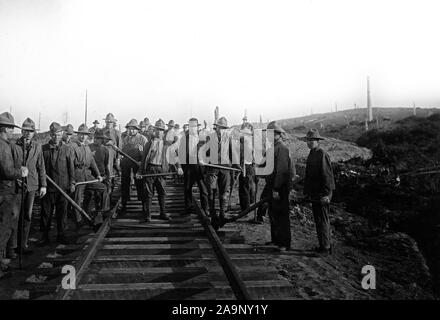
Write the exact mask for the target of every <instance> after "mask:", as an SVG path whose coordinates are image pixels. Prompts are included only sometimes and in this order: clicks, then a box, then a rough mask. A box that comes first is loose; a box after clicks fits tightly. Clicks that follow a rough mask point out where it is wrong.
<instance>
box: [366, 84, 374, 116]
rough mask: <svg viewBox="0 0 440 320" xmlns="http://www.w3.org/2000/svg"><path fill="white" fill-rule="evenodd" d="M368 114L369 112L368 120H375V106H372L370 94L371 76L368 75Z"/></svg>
mask: <svg viewBox="0 0 440 320" xmlns="http://www.w3.org/2000/svg"><path fill="white" fill-rule="evenodd" d="M367 114H368V121H373V108H372V107H371V96H370V77H367Z"/></svg>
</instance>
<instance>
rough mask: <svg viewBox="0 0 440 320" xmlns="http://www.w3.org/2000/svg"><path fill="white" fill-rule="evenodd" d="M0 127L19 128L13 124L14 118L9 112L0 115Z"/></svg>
mask: <svg viewBox="0 0 440 320" xmlns="http://www.w3.org/2000/svg"><path fill="white" fill-rule="evenodd" d="M0 126H4V127H5V126H6V127H15V128H20V127H19V126H17V125H16V124H15V123H14V117H13V116H12V114H10V113H9V112H3V113H2V114H0Z"/></svg>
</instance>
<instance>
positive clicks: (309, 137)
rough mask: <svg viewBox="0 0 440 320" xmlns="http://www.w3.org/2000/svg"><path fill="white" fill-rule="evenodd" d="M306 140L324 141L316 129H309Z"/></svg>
mask: <svg viewBox="0 0 440 320" xmlns="http://www.w3.org/2000/svg"><path fill="white" fill-rule="evenodd" d="M305 139H306V140H324V138H323V137H321V136H320V135H319V131H318V129H310V130H309V132H307V134H306V136H305Z"/></svg>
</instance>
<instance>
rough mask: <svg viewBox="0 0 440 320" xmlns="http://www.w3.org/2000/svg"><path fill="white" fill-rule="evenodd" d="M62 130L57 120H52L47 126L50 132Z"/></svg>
mask: <svg viewBox="0 0 440 320" xmlns="http://www.w3.org/2000/svg"><path fill="white" fill-rule="evenodd" d="M61 131H63V128H62V127H61V125H60V124H59V123H58V122H52V123H51V124H50V126H49V132H50V133H57V132H61Z"/></svg>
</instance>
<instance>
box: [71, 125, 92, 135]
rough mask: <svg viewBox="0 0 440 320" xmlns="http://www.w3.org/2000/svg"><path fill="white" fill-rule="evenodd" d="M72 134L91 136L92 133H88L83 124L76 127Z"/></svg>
mask: <svg viewBox="0 0 440 320" xmlns="http://www.w3.org/2000/svg"><path fill="white" fill-rule="evenodd" d="M73 132H74V133H76V134H78V133H82V134H92V133H93V132H90V131H89V128H87V126H86V125H85V124H84V123H83V124H81V125H80V126H79V127H78V131H73Z"/></svg>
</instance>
